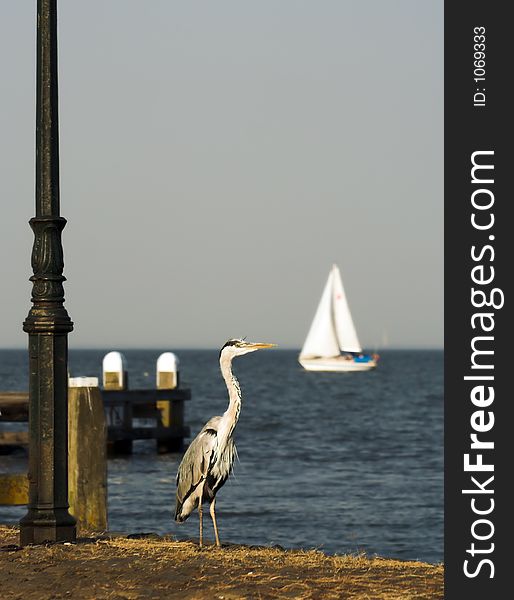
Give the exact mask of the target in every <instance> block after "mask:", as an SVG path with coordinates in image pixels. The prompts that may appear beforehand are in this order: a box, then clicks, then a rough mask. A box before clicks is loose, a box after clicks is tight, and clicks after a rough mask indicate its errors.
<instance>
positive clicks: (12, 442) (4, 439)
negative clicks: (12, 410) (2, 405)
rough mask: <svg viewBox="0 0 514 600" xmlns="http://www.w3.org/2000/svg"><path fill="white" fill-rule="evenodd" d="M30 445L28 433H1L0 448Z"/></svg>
mask: <svg viewBox="0 0 514 600" xmlns="http://www.w3.org/2000/svg"><path fill="white" fill-rule="evenodd" d="M28 443H29V432H28V431H0V446H25V445H27V444H28Z"/></svg>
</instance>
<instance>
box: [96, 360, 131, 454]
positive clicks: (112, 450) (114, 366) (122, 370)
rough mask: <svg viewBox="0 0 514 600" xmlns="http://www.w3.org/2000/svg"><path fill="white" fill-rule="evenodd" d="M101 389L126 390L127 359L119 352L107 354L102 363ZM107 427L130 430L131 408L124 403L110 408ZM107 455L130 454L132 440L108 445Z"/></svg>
mask: <svg viewBox="0 0 514 600" xmlns="http://www.w3.org/2000/svg"><path fill="white" fill-rule="evenodd" d="M102 371H103V387H104V389H105V390H127V389H128V373H127V359H126V358H125V357H124V356H123V354H122V353H121V352H109V353H108V354H106V355H105V356H104V358H103V361H102ZM107 425H108V426H109V425H111V426H116V427H119V426H120V425H121V426H122V427H123V428H124V429H126V430H130V429H132V407H131V406H130V404H129V403H127V402H124V403H123V404H119V405H116V406H112V407H111V408H110V410H109V413H108V415H107ZM107 448H108V451H109V454H113V455H114V454H132V439H124V440H114V441H112V442H109V443H108V446H107Z"/></svg>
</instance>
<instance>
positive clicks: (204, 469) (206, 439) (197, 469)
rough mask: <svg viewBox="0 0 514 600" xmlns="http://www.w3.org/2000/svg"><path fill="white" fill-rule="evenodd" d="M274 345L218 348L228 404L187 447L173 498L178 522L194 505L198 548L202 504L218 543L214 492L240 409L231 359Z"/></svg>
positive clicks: (224, 472) (228, 464)
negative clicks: (207, 507) (207, 512)
mask: <svg viewBox="0 0 514 600" xmlns="http://www.w3.org/2000/svg"><path fill="white" fill-rule="evenodd" d="M273 346H275V344H264V343H256V342H247V341H245V340H239V339H233V340H229V341H228V342H227V343H226V344H225V345H224V346H223V347H222V348H221V350H220V354H219V362H220V369H221V374H222V376H223V379H224V380H225V383H226V385H227V390H228V396H229V404H228V408H227V410H226V411H225V412H224V413H223V415H222V416H221V417H212V419H210V420H209V421H208V422H207V423H206V424H205V425H204V426H203V428H202V430H201V431H200V433H199V434H198V435H197V436H196V437H195V439H194V440H193V441H192V442H191V444H190V445H189V447H188V448H187V450H186V452H185V454H184V457H183V458H182V461H181V463H180V465H179V468H178V472H177V498H176V508H175V521H178V522H179V523H182V522H183V521H185V520H186V519H187V518H188V517H189V515H190V514H191V513H192V512H193V511H194V510H195V508H198V517H199V520H200V547H202V544H203V513H202V505H203V504H204V503H209V505H210V507H209V512H210V515H211V518H212V524H213V526H214V535H215V537H216V546H218V547H219V546H220V545H221V544H220V539H219V535H218V526H217V524H216V512H215V505H216V493H217V492H218V490H219V489H220V488H221V486H222V485H223V484H224V483H225V481H226V480H227V478H228V476H229V475H230V473H231V471H232V466H233V464H234V458H235V456H236V447H235V444H234V437H233V435H234V429H235V426H236V424H237V421H238V419H239V413H240V411H241V388H240V387H239V382H238V380H237V379H236V377H235V375H234V374H233V373H232V360H233V359H234V358H235V357H236V356H242V355H243V354H247V353H248V352H254V351H255V350H260V349H261V348H271V347H273Z"/></svg>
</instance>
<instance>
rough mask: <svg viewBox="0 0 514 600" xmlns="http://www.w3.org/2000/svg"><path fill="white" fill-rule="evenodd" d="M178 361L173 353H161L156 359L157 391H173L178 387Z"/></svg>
mask: <svg viewBox="0 0 514 600" xmlns="http://www.w3.org/2000/svg"><path fill="white" fill-rule="evenodd" d="M178 366H179V360H178V356H177V355H176V354H174V353H173V352H163V353H162V354H161V355H160V356H159V358H158V359H157V369H156V371H157V376H156V383H157V389H158V390H173V389H174V388H176V387H178V384H179V381H178V378H179V369H178Z"/></svg>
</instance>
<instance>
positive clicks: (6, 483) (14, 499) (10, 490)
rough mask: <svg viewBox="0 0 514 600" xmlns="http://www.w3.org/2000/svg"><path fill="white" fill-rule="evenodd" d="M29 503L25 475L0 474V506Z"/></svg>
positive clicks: (27, 481) (27, 482) (27, 483)
mask: <svg viewBox="0 0 514 600" xmlns="http://www.w3.org/2000/svg"><path fill="white" fill-rule="evenodd" d="M28 502H29V480H28V478H27V475H26V474H25V473H9V474H2V473H0V504H7V505H18V504H28Z"/></svg>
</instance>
